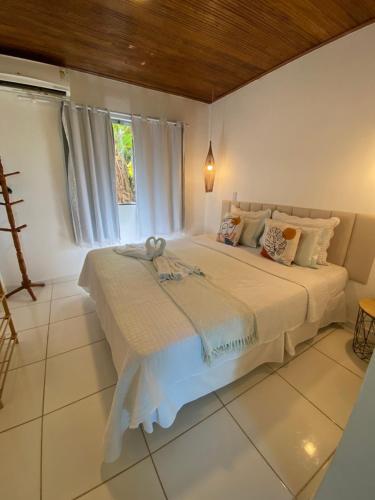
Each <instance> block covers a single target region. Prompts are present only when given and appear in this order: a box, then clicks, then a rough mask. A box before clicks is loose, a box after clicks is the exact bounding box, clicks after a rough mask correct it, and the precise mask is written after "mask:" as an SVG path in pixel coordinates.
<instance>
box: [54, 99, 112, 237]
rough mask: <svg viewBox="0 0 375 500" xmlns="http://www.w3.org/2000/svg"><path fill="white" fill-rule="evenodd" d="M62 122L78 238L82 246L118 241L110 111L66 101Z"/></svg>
mask: <svg viewBox="0 0 375 500" xmlns="http://www.w3.org/2000/svg"><path fill="white" fill-rule="evenodd" d="M62 126H63V137H64V147H65V161H66V168H67V175H68V192H69V201H70V209H71V215H72V221H73V228H74V234H75V239H76V242H77V244H78V245H80V246H101V245H110V244H112V243H117V242H118V241H119V240H120V224H119V216H118V207H117V202H116V178H115V175H116V174H115V152H114V141H113V132H112V124H111V119H110V115H109V113H108V112H102V111H98V110H96V109H95V108H93V109H91V108H88V107H87V106H76V105H75V104H73V103H64V104H63V107H62Z"/></svg>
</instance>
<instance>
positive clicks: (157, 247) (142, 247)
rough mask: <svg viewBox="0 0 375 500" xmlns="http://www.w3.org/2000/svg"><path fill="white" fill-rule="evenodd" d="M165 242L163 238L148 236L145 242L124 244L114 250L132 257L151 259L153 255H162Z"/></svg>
mask: <svg viewBox="0 0 375 500" xmlns="http://www.w3.org/2000/svg"><path fill="white" fill-rule="evenodd" d="M166 244H167V242H166V241H165V239H164V238H155V236H150V237H149V238H147V240H146V242H145V244H139V245H124V246H122V247H117V248H115V249H114V250H115V252H116V253H118V254H120V255H124V256H125V257H133V258H134V259H141V260H152V259H153V258H154V257H158V256H161V255H163V253H164V249H165V246H166Z"/></svg>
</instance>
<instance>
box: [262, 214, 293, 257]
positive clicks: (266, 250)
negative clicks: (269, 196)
mask: <svg viewBox="0 0 375 500" xmlns="http://www.w3.org/2000/svg"><path fill="white" fill-rule="evenodd" d="M300 237H301V229H300V228H298V227H293V226H290V225H289V224H284V223H283V222H279V221H274V220H272V219H267V220H266V227H265V230H264V235H263V247H262V250H261V252H260V253H261V255H263V257H267V258H268V259H271V260H274V261H276V262H280V263H281V264H285V265H287V266H290V265H291V263H292V262H293V260H294V258H295V255H296V252H297V248H298V242H299V239H300Z"/></svg>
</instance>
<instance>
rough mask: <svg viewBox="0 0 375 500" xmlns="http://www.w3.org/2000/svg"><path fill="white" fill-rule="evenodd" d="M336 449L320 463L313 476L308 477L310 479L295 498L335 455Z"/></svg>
mask: <svg viewBox="0 0 375 500" xmlns="http://www.w3.org/2000/svg"><path fill="white" fill-rule="evenodd" d="M336 449H337V448H335V449H334V450H333V451H332V453H330V454H329V455H328V457H327V458H326V459H325V460H324V462H323V463H322V465H321V466H320V467H319V468H318V469H317V470H316V471H315V472H314V474H313V475H312V476H311V477H310V479H309V480H308V481H307V482H306V484H305V485H304V486H302V488H301V489H300V490H299V491H298V493H297V494H296V498H297V497H298V495H300V494H301V493H302V491H303V490H304V489H305V488H306V487H307V486H308V485H309V484H310V483H311V481H312V480H313V479H314V477H316V476H317V475H318V474H319V472H320V471H321V470H322V469H323V467H325V465H326V464H327V463H328V462H329V461H330V460H331V458H332V457H333V456H334V454H335V453H336Z"/></svg>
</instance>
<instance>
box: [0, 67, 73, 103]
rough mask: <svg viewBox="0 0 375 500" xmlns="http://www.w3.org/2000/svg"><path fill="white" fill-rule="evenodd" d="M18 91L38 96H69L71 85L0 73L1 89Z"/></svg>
mask: <svg viewBox="0 0 375 500" xmlns="http://www.w3.org/2000/svg"><path fill="white" fill-rule="evenodd" d="M1 89H3V90H11V91H18V92H22V93H26V94H30V95H31V94H33V95H38V96H43V97H44V96H54V97H62V98H64V97H69V96H70V87H69V85H66V84H64V85H61V84H56V83H52V82H46V81H44V80H37V79H36V78H31V77H29V76H23V75H12V74H7V73H0V90H1Z"/></svg>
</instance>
